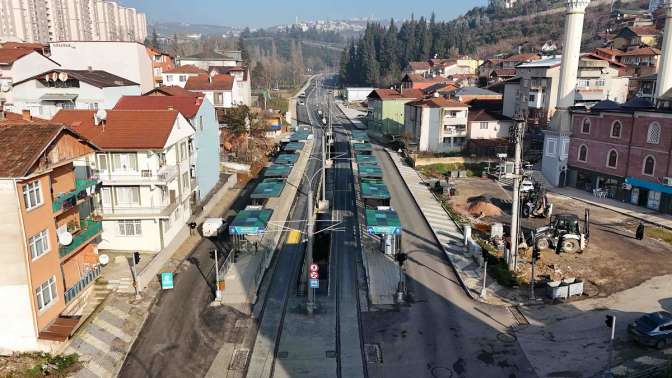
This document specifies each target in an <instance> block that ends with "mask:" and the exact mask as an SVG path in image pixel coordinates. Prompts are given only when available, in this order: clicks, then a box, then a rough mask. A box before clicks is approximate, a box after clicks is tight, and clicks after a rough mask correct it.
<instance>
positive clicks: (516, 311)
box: [509, 306, 530, 327]
mask: <svg viewBox="0 0 672 378" xmlns="http://www.w3.org/2000/svg"><path fill="white" fill-rule="evenodd" d="M509 311H510V312H511V315H513V319H514V320H515V321H516V323H517V326H518V327H524V326H528V325H530V322H529V321H528V320H527V318H526V317H525V315H523V313H522V312H521V311H520V307H518V306H510V307H509Z"/></svg>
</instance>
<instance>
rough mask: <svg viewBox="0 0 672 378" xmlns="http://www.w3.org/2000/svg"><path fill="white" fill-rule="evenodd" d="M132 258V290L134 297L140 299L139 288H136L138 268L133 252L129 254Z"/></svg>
mask: <svg viewBox="0 0 672 378" xmlns="http://www.w3.org/2000/svg"><path fill="white" fill-rule="evenodd" d="M131 259H133V291H135V299H136V300H137V299H140V290H138V268H137V267H136V265H135V254H133V255H132V256H131Z"/></svg>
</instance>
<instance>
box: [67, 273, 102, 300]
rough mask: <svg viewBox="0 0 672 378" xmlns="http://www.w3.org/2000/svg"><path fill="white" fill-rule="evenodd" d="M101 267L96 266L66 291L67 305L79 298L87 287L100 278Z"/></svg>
mask: <svg viewBox="0 0 672 378" xmlns="http://www.w3.org/2000/svg"><path fill="white" fill-rule="evenodd" d="M100 270H101V269H100V265H96V266H94V267H93V268H91V270H89V271H88V272H87V273H86V274H84V276H82V278H81V279H80V280H79V281H77V283H76V284H74V285H73V286H72V287H71V288H69V289H68V290H66V291H65V294H64V295H63V297H64V298H65V303H66V304H67V303H69V302H71V301H72V300H73V299H75V298H77V295H78V294H79V293H80V292H82V290H84V289H86V287H87V286H89V284H90V283H91V282H93V281H95V280H96V278H98V276H100Z"/></svg>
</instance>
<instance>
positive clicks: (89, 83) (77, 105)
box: [7, 69, 140, 119]
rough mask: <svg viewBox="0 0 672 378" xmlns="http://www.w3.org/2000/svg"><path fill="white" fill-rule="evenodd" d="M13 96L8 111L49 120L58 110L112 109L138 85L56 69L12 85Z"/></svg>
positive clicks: (102, 74)
mask: <svg viewBox="0 0 672 378" xmlns="http://www.w3.org/2000/svg"><path fill="white" fill-rule="evenodd" d="M13 93H14V95H13V97H14V99H13V103H12V105H11V106H8V107H7V109H8V110H11V111H14V112H22V111H23V110H29V111H30V114H31V115H33V116H37V117H42V118H47V119H51V118H52V117H53V116H54V115H55V114H56V113H57V112H58V111H59V110H60V109H91V110H98V109H112V108H113V107H114V105H115V104H116V103H117V101H119V99H120V98H121V97H122V96H130V95H139V94H140V85H139V84H137V83H134V82H132V81H130V80H126V79H124V78H122V77H119V76H116V75H113V74H111V73H109V72H105V71H96V70H91V71H89V70H64V69H55V70H49V71H46V72H42V73H40V74H39V75H36V76H34V77H31V78H28V79H25V80H22V81H19V82H16V83H14V87H13Z"/></svg>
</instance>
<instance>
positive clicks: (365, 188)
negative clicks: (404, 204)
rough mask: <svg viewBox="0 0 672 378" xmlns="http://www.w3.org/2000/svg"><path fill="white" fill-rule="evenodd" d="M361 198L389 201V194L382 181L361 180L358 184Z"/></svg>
mask: <svg viewBox="0 0 672 378" xmlns="http://www.w3.org/2000/svg"><path fill="white" fill-rule="evenodd" d="M359 187H360V190H361V191H362V198H371V199H389V198H390V192H389V190H387V186H386V185H385V182H384V181H383V180H376V179H365V178H363V179H361V180H360V182H359Z"/></svg>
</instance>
